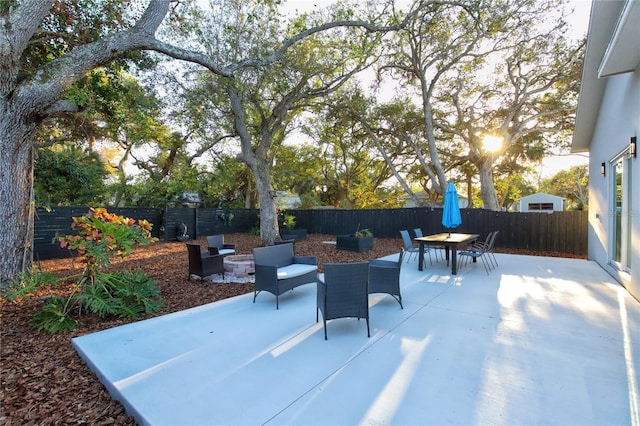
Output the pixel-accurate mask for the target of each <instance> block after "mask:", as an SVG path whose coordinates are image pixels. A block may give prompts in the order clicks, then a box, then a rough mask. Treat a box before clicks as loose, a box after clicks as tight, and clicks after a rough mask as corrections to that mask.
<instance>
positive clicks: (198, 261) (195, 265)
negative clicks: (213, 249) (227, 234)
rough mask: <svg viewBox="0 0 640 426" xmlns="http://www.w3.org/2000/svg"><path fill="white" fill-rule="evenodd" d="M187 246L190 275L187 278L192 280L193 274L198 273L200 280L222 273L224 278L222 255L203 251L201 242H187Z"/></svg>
mask: <svg viewBox="0 0 640 426" xmlns="http://www.w3.org/2000/svg"><path fill="white" fill-rule="evenodd" d="M186 246H187V253H188V254H189V276H188V278H187V279H189V280H190V279H191V275H197V276H199V277H200V281H203V280H204V278H205V277H208V276H209V275H213V274H222V277H223V278H224V262H223V257H222V255H213V254H209V253H207V252H204V253H203V252H202V250H201V248H200V244H190V243H186Z"/></svg>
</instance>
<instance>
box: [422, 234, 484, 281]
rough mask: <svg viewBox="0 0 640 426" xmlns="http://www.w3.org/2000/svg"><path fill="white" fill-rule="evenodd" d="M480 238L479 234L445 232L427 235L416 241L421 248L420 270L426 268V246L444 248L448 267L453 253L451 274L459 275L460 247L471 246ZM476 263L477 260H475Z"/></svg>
mask: <svg viewBox="0 0 640 426" xmlns="http://www.w3.org/2000/svg"><path fill="white" fill-rule="evenodd" d="M479 237H480V236H479V235H478V234H454V233H449V232H443V233H441V234H433V235H425V236H424V237H418V238H415V239H414V240H415V241H416V242H417V243H418V245H419V246H420V249H419V255H418V270H419V271H422V268H423V266H424V246H425V245H427V246H444V251H445V258H446V259H447V266H449V251H451V273H452V274H453V275H456V274H457V273H458V246H461V245H467V244H471V243H473V242H474V241H476V240H477V239H478V238H479ZM473 260H474V261H475V258H474V259H473Z"/></svg>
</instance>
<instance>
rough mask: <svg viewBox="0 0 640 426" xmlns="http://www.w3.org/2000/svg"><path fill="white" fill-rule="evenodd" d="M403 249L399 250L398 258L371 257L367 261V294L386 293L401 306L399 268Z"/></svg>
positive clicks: (401, 307)
mask: <svg viewBox="0 0 640 426" xmlns="http://www.w3.org/2000/svg"><path fill="white" fill-rule="evenodd" d="M403 256H404V250H402V249H401V250H400V255H399V256H398V260H383V259H372V260H370V261H369V294H373V293H387V294H389V295H391V296H392V297H393V298H394V299H396V300H397V301H398V303H399V304H400V309H404V307H403V306H402V295H401V294H400V269H401V267H402V257H403Z"/></svg>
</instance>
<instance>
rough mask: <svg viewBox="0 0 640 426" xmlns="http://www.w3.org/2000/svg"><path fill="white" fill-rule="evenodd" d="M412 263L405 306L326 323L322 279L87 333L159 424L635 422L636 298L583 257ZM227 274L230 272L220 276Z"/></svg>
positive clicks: (97, 360) (136, 410) (96, 354)
mask: <svg viewBox="0 0 640 426" xmlns="http://www.w3.org/2000/svg"><path fill="white" fill-rule="evenodd" d="M497 258H498V259H497V260H498V262H499V267H498V268H497V269H496V270H494V271H492V272H491V274H490V275H487V274H486V272H485V271H484V268H483V266H482V264H480V263H477V264H472V263H470V264H469V265H466V266H465V267H463V268H461V269H460V270H459V273H458V275H456V276H452V275H451V274H450V273H451V271H450V268H447V267H446V265H445V264H444V263H443V262H440V263H435V262H434V265H433V266H428V267H427V268H426V269H425V270H424V271H418V270H417V262H416V261H414V260H412V261H409V262H407V263H405V264H404V265H403V269H402V274H401V288H402V295H403V304H404V309H400V306H399V304H398V303H397V302H396V301H395V300H394V299H393V298H391V297H390V296H384V295H371V296H370V299H369V301H370V317H371V338H367V334H366V323H365V322H364V321H362V320H361V321H357V320H355V319H338V320H333V321H329V323H328V337H329V340H328V341H325V340H324V336H323V330H322V320H320V322H319V323H316V309H315V304H316V302H315V284H308V285H304V286H301V287H298V288H296V289H295V290H294V291H292V292H289V293H287V294H285V295H283V296H281V297H280V309H279V310H276V309H275V298H274V297H273V296H272V295H270V294H260V295H259V296H258V298H257V300H256V303H255V304H254V303H252V298H253V295H252V294H251V295H243V296H238V297H235V298H232V299H227V300H223V301H220V302H215V303H211V304H207V305H204V306H200V307H196V308H193V309H189V310H185V311H181V312H176V313H173V314H169V315H164V316H161V317H157V318H152V319H148V320H144V321H140V322H137V323H133V324H128V325H124V326H121V327H117V328H113V329H109V330H104V331H101V332H97V333H93V334H89V335H86V336H81V337H78V338H75V339H74V340H73V345H74V347H75V348H76V350H77V351H78V353H79V354H80V356H81V357H82V359H83V360H85V362H87V364H88V365H89V366H90V368H91V369H92V370H93V371H94V372H95V373H96V375H97V376H98V378H99V379H100V380H101V382H102V383H103V384H104V385H105V386H106V387H107V389H108V390H109V393H110V394H111V395H112V397H113V398H114V399H117V400H119V401H121V402H122V404H123V405H124V406H125V408H126V410H127V412H128V413H129V414H130V415H132V416H133V417H134V418H135V419H136V421H137V422H138V423H140V424H145V425H146V424H149V425H216V424H225V425H231V424H233V425H236V424H238V425H241V424H242V425H257V424H274V425H277V424H304V425H315V424H317V425H352V424H368V425H383V424H385V425H386V424H388V425H394V424H395V425H430V424H432V425H441V424H459V425H468V424H496V425H513V424H520V425H527V424H557V425H566V424H572V425H602V424H607V425H640V402H639V398H640V396H639V395H640V394H639V383H640V379H639V377H638V376H639V374H640V303H639V302H638V301H637V300H635V299H633V298H632V297H631V296H630V295H629V294H628V293H627V292H626V291H625V290H624V288H622V287H621V286H619V285H618V284H617V283H616V282H615V281H614V280H613V279H612V278H611V277H610V276H609V275H607V274H606V273H605V272H604V271H603V270H602V269H601V268H600V267H599V266H598V265H597V264H595V263H594V262H589V261H586V260H578V259H563V258H548V257H529V256H517V255H497ZM209 285H224V284H209Z"/></svg>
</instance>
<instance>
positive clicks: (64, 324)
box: [33, 296, 77, 333]
mask: <svg viewBox="0 0 640 426" xmlns="http://www.w3.org/2000/svg"><path fill="white" fill-rule="evenodd" d="M72 308H73V298H71V297H68V298H67V297H62V296H53V297H50V298H49V299H48V300H47V302H46V303H45V305H44V306H43V307H42V309H41V310H39V311H38V312H36V313H35V315H34V317H33V324H34V325H35V326H36V328H37V329H38V330H39V331H46V332H47V333H59V332H61V331H67V330H73V329H74V328H75V327H76V325H77V321H76V320H75V319H73V318H71V316H70V313H71V309H72Z"/></svg>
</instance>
